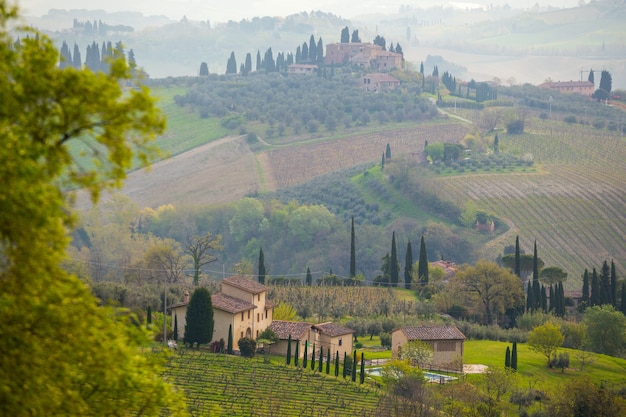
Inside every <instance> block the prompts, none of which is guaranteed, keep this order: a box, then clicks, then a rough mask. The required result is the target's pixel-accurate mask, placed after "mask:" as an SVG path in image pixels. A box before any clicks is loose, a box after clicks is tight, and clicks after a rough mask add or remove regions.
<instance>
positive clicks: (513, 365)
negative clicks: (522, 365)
mask: <svg viewBox="0 0 626 417" xmlns="http://www.w3.org/2000/svg"><path fill="white" fill-rule="evenodd" d="M511 369H513V370H515V371H517V342H513V350H512V351H511Z"/></svg>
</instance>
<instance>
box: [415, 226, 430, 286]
mask: <svg viewBox="0 0 626 417" xmlns="http://www.w3.org/2000/svg"><path fill="white" fill-rule="evenodd" d="M417 276H418V277H419V281H420V285H421V287H422V288H426V285H428V255H427V254H426V243H425V242H424V235H422V240H421V241H420V257H419V261H418V264H417Z"/></svg>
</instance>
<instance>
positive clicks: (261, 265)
mask: <svg viewBox="0 0 626 417" xmlns="http://www.w3.org/2000/svg"><path fill="white" fill-rule="evenodd" d="M257 277H258V280H259V284H265V255H263V248H261V249H259V271H258V274H257Z"/></svg>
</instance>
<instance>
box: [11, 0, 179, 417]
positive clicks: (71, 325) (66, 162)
mask: <svg viewBox="0 0 626 417" xmlns="http://www.w3.org/2000/svg"><path fill="white" fill-rule="evenodd" d="M16 16H17V12H16V10H15V9H14V8H13V7H11V6H9V5H8V4H7V3H6V2H5V1H0V56H2V59H1V60H0V72H1V73H2V74H3V77H2V78H1V79H0V95H1V96H2V102H1V104H0V136H1V137H2V143H3V145H2V147H1V149H0V177H2V179H3V191H2V196H1V197H0V237H1V240H2V245H1V249H0V250H1V252H2V255H1V258H2V265H1V266H0V313H1V315H2V317H3V319H4V320H3V324H2V329H1V333H2V335H3V338H4V341H3V343H2V345H1V346H0V356H2V357H3V358H11V359H10V360H3V361H2V363H1V364H0V381H1V382H0V414H3V415H12V416H26V415H29V416H33V415H50V414H57V415H112V414H116V413H119V412H120V410H124V412H126V413H129V414H134V413H143V414H145V415H154V416H158V415H160V414H161V412H162V408H164V407H168V408H169V411H170V412H171V413H172V414H183V413H182V402H181V398H180V396H179V395H178V394H175V393H174V392H173V391H172V390H171V388H170V386H169V384H166V383H165V382H164V381H163V380H162V379H160V378H157V377H156V376H157V373H158V372H159V371H160V363H161V357H157V356H143V355H141V354H139V353H138V352H139V347H140V346H141V345H142V344H144V343H147V341H148V337H147V333H146V332H145V331H143V330H142V329H141V328H139V327H137V326H136V325H135V324H133V322H135V318H134V317H133V315H131V314H129V312H128V311H127V310H122V309H115V308H111V307H99V306H98V304H97V301H96V300H95V299H94V297H93V296H92V295H91V294H90V291H89V289H88V288H87V287H86V286H85V285H84V284H83V283H82V282H81V281H80V280H79V279H78V278H77V277H75V276H72V275H69V274H67V273H66V272H65V271H64V270H63V269H61V267H60V266H59V265H60V262H61V260H62V259H63V258H64V257H65V250H66V246H67V244H68V241H69V239H68V237H67V230H68V228H69V227H71V226H72V225H73V223H74V220H75V219H74V217H73V214H72V207H71V205H70V204H68V202H70V201H72V193H71V192H70V191H68V190H70V189H75V188H84V189H85V190H86V192H87V193H88V194H89V195H90V196H91V197H92V199H93V200H94V201H95V200H97V197H98V196H99V195H100V192H101V191H103V190H106V189H110V188H112V187H114V186H117V185H120V182H121V180H122V179H123V178H124V176H125V171H126V169H128V168H129V167H130V166H131V164H132V160H133V157H134V156H136V155H137V156H139V158H140V159H142V160H143V161H144V162H147V161H148V160H149V159H150V157H151V156H152V155H154V153H155V152H154V151H155V149H154V147H153V146H152V143H151V141H152V139H153V138H154V135H155V134H158V133H160V132H162V131H163V127H164V120H163V117H162V115H161V114H160V113H159V112H157V111H156V109H155V107H154V103H153V100H152V98H151V97H150V95H149V94H148V91H147V89H145V88H143V87H141V86H139V85H137V84H136V83H135V82H134V81H132V80H130V69H129V68H128V67H127V66H126V64H125V62H123V60H121V59H115V58H113V59H112V60H111V61H110V67H109V71H108V73H106V74H105V73H93V72H91V71H81V70H76V69H74V68H65V69H59V68H58V66H57V64H58V58H59V55H58V52H57V49H56V47H55V46H54V45H53V43H52V41H51V40H50V39H49V38H48V37H46V36H45V35H42V34H39V33H36V32H34V31H32V30H26V32H27V33H25V32H24V31H22V30H19V35H20V36H22V37H21V40H20V42H19V44H14V40H13V36H14V35H15V34H11V35H10V36H9V35H8V33H7V29H6V28H7V26H11V27H13V26H14V25H13V23H12V22H11V21H12V20H14V19H15V18H16ZM25 35H28V36H25ZM123 82H129V83H130V84H133V85H134V86H136V89H132V90H129V91H128V92H127V93H123V92H122V88H121V87H120V85H121V84H122V83H123ZM79 141H80V142H82V143H84V144H87V149H86V150H85V153H86V154H87V155H88V158H89V159H93V160H96V161H97V163H98V164H99V168H98V169H97V170H96V169H92V168H90V167H84V166H80V165H78V164H76V161H75V159H74V156H73V153H72V152H71V150H70V147H69V145H70V144H71V143H74V142H79Z"/></svg>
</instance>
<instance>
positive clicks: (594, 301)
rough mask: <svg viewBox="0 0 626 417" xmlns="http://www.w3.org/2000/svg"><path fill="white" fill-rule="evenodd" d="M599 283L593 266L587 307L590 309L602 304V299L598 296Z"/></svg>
mask: <svg viewBox="0 0 626 417" xmlns="http://www.w3.org/2000/svg"><path fill="white" fill-rule="evenodd" d="M600 292H601V290H600V283H599V282H598V272H597V271H596V267H595V266H594V267H593V269H592V270H591V294H590V296H589V297H590V301H589V305H590V306H591V307H593V306H598V305H601V304H602V297H601V296H600Z"/></svg>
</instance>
